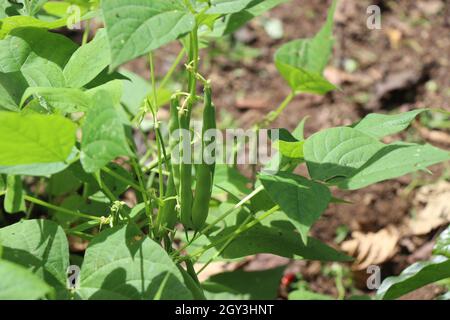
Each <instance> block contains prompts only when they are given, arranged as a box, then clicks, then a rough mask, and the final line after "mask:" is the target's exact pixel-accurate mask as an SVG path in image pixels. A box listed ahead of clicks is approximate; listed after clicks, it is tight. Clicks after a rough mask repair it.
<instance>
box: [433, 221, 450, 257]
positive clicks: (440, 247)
mask: <svg viewBox="0 0 450 320" xmlns="http://www.w3.org/2000/svg"><path fill="white" fill-rule="evenodd" d="M433 254H434V255H442V256H446V257H447V258H449V259H450V226H449V227H447V229H445V230H444V231H442V233H441V234H440V235H439V238H438V239H437V241H436V244H435V245H434V249H433Z"/></svg>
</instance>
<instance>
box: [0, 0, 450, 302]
mask: <svg viewBox="0 0 450 320" xmlns="http://www.w3.org/2000/svg"><path fill="white" fill-rule="evenodd" d="M285 2H288V1H287V0H103V1H100V0H65V1H46V0H14V1H12V0H2V1H1V3H0V19H1V20H0V137H1V139H0V150H1V151H0V196H2V198H3V209H2V210H0V225H1V226H2V228H0V279H2V281H0V298H1V299H215V298H228V297H233V298H261V299H264V298H275V293H274V292H272V293H271V294H269V295H267V294H266V293H265V292H264V290H263V289H261V285H260V284H258V282H257V281H256V280H257V278H255V274H256V273H251V272H244V271H235V272H228V273H223V274H220V275H217V276H213V277H211V278H209V279H208V280H207V281H204V282H200V281H199V274H201V273H202V272H203V271H204V270H205V269H206V268H207V267H208V266H209V265H210V264H211V263H212V262H217V261H231V260H233V261H240V260H243V259H245V258H246V257H248V256H251V255H255V254H258V253H270V254H274V255H279V256H282V257H287V258H290V259H308V260H318V261H341V262H344V261H350V260H351V258H350V257H348V256H346V255H345V254H343V253H341V252H339V251H338V250H336V249H335V248H333V247H331V246H329V245H327V244H325V243H323V242H321V241H319V240H318V239H315V238H314V237H312V236H311V233H310V229H311V227H312V226H313V225H314V223H315V222H316V221H317V220H318V219H319V218H320V217H321V214H322V213H323V212H324V211H325V210H326V209H327V207H328V206H329V204H330V203H342V205H345V202H346V201H345V200H344V199H340V198H338V197H336V196H334V195H333V193H335V192H336V190H338V189H341V190H357V189H362V188H365V187H367V186H369V185H372V184H375V183H378V182H381V181H385V180H388V179H394V178H397V177H400V176H403V175H406V174H409V173H411V172H416V171H429V170H428V169H427V167H429V166H431V165H434V164H437V163H441V162H445V161H448V160H449V159H450V154H449V152H448V151H446V150H441V149H439V148H437V147H434V146H432V145H429V144H415V143H408V142H402V141H394V142H391V143H386V142H385V141H386V140H385V139H384V138H385V137H388V136H394V137H398V135H396V134H397V133H399V132H401V131H403V130H405V129H407V128H408V127H409V125H410V124H411V122H412V121H414V119H415V118H416V117H417V116H418V115H420V114H422V113H425V112H443V111H441V110H437V109H433V110H431V109H416V110H412V111H409V112H405V113H401V114H390V115H384V114H369V115H367V116H365V117H364V118H363V119H362V120H360V121H358V122H357V123H354V124H352V125H349V126H341V127H334V128H328V129H324V130H321V131H319V132H316V133H314V134H313V135H310V136H305V134H304V126H305V123H306V119H298V126H297V127H296V128H295V130H293V131H292V132H290V131H288V130H287V129H284V128H276V127H274V126H275V123H276V120H277V118H278V117H279V116H280V114H281V113H283V112H284V111H285V109H286V108H288V106H289V104H290V102H291V101H292V100H293V99H294V98H295V97H297V96H299V95H302V94H305V93H308V94H317V95H325V94H327V93H329V92H330V91H333V90H341V89H340V88H338V87H337V86H336V85H334V84H332V83H331V82H330V81H328V80H327V79H326V78H325V76H324V69H325V67H326V66H327V65H328V63H329V61H330V58H331V56H332V51H333V41H334V40H333V20H334V19H333V17H334V13H335V9H336V5H337V1H333V2H332V5H331V7H330V9H329V11H328V17H327V19H326V21H325V22H324V23H323V27H322V28H321V29H320V31H318V32H317V33H316V34H315V35H312V36H311V37H310V38H306V39H298V40H294V41H291V42H288V43H285V44H284V45H282V46H280V47H279V48H278V49H277V51H276V54H275V56H274V63H275V65H276V68H277V69H278V71H279V73H280V75H281V77H282V78H283V79H284V80H285V82H286V86H287V88H289V94H288V95H287V96H286V98H285V99H284V100H283V101H281V103H280V105H279V106H278V107H277V108H274V111H272V112H270V113H269V114H267V115H266V116H265V117H264V118H263V119H262V120H261V121H255V124H254V126H253V127H252V128H251V130H250V131H251V132H253V133H255V134H257V136H258V139H260V140H264V139H263V138H268V140H267V142H268V143H269V144H270V145H271V149H272V150H273V152H272V153H271V155H270V158H269V160H268V161H266V162H264V163H262V162H261V163H259V162H256V163H251V164H249V165H248V166H246V173H247V174H246V175H244V174H242V173H241V171H239V169H240V168H242V166H238V165H237V161H228V160H227V161H219V160H218V158H219V154H221V153H220V148H219V146H220V142H221V141H219V139H218V133H221V132H223V129H224V128H222V127H221V126H220V122H218V123H216V121H217V117H216V106H215V104H214V92H215V84H214V81H211V80H210V79H209V76H208V75H207V74H203V73H201V70H202V68H201V65H202V64H201V61H202V60H201V57H202V56H203V55H204V53H205V52H207V51H208V48H209V46H210V44H211V43H213V42H214V41H215V40H217V39H219V38H221V37H224V36H226V35H229V34H232V33H233V32H234V31H236V30H238V29H239V28H240V27H241V26H243V25H244V24H246V23H247V22H248V21H249V20H251V19H253V18H254V17H257V16H259V15H262V14H263V13H265V12H267V11H269V10H270V9H272V8H274V7H276V6H278V5H280V4H283V3H285ZM93 21H97V22H98V21H101V22H102V24H101V25H102V27H101V28H100V29H94V28H93V25H94V24H93ZM68 24H69V25H68ZM77 25H78V27H79V26H80V25H84V26H85V28H84V30H85V31H84V34H83V37H82V39H81V40H80V42H81V45H79V44H78V43H75V42H74V41H73V40H71V39H70V38H68V37H67V36H65V35H64V34H67V33H64V32H55V30H54V29H59V30H64V28H65V27H70V28H72V29H73V28H77ZM97 25H98V23H97ZM90 35H92V37H91V36H90ZM173 42H178V43H179V45H173V46H172V47H171V48H180V50H179V53H178V55H177V56H176V57H174V58H173V65H172V66H171V67H170V68H168V69H167V70H168V71H167V73H166V74H164V75H162V76H161V77H157V75H156V71H155V69H156V67H158V65H155V63H156V62H155V60H156V59H155V56H154V54H155V51H156V50H157V49H158V48H160V47H162V46H164V45H167V44H169V43H173ZM141 57H145V60H146V61H147V62H148V68H149V70H150V77H149V79H143V78H141V77H140V76H138V75H136V74H134V73H132V72H130V71H126V70H125V69H123V68H122V67H121V66H122V65H123V64H125V63H127V62H130V61H132V60H134V59H137V58H140V59H141ZM175 78H176V79H178V81H175V80H174V79H175ZM179 79H181V80H179ZM180 82H181V83H180ZM264 89H265V90H270V88H264ZM228 94H230V95H233V94H234V93H233V92H229V93H228ZM164 110H165V111H166V112H165V113H164V112H163V111H164ZM286 112H287V111H286ZM165 114H167V115H168V116H164V115H165ZM342 117H343V118H345V115H342ZM199 122H200V123H201V126H200V127H201V129H200V130H194V124H195V123H197V124H198V123H199ZM216 128H219V129H220V130H219V129H216ZM267 129H271V130H267ZM210 133H211V134H210ZM214 133H215V134H214ZM389 140H390V141H392V140H393V139H392V138H390V139H389ZM243 141H244V143H245V141H247V139H246V138H245V139H244V140H243ZM241 142H242V141H241ZM239 146H240V145H239V143H236V145H233V148H232V150H231V151H230V150H228V149H227V150H226V151H227V154H229V155H231V156H230V158H231V159H232V160H236V159H237V156H236V155H237V153H238V150H239ZM260 147H261V146H258V147H257V148H260ZM194 158H195V159H194ZM300 167H305V168H306V170H303V171H298V170H297V169H298V168H300ZM297 172H307V174H305V175H300V174H297ZM69 247H70V250H69ZM447 251H448V250H447ZM444 256H445V255H443V256H442V259H444V260H445V261H446V262H445V263H446V265H448V258H449V255H448V252H447V254H446V258H444ZM447 271H448V268H447ZM281 272H282V271H280V270H279V269H275V270H268V271H262V272H260V274H259V277H262V279H264V283H266V285H267V286H272V287H273V285H272V284H271V283H274V285H275V292H276V286H277V285H278V282H279V279H280V277H281ZM441 275H442V277H444V276H445V275H444V274H442V273H441ZM447 276H448V272H447ZM437 278H439V276H438V277H437ZM271 279H275V280H271ZM434 280H438V279H434ZM248 287H250V288H248ZM379 296H380V297H383V295H382V294H380V295H379ZM384 297H387V298H389V297H391V298H392V297H396V295H384Z"/></svg>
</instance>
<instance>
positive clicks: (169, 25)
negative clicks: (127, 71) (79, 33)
mask: <svg viewBox="0 0 450 320" xmlns="http://www.w3.org/2000/svg"><path fill="white" fill-rule="evenodd" d="M102 10H103V17H104V20H105V25H106V30H107V32H108V38H109V43H110V47H111V56H112V66H111V67H112V68H115V67H117V66H119V65H120V64H122V63H124V62H126V61H129V60H132V59H133V58H136V57H138V56H141V55H144V54H146V53H148V52H150V51H152V50H154V49H157V48H159V47H161V46H162V45H165V44H167V43H169V42H171V41H173V40H176V39H177V38H179V37H180V36H182V35H184V34H186V33H188V32H190V31H191V30H192V29H193V28H194V25H195V19H194V16H193V15H192V14H191V13H190V12H189V11H188V10H187V9H186V8H185V6H184V4H183V3H182V1H180V0H108V1H102Z"/></svg>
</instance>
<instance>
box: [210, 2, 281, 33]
mask: <svg viewBox="0 0 450 320" xmlns="http://www.w3.org/2000/svg"><path fill="white" fill-rule="evenodd" d="M288 1H289V0H253V1H251V2H250V3H249V4H248V5H247V7H246V8H245V9H244V10H242V11H240V12H235V13H233V14H229V15H226V16H225V17H224V19H220V20H216V19H217V18H219V17H220V15H207V16H208V17H209V19H210V20H213V21H210V20H208V19H207V18H205V22H204V23H205V24H206V23H209V25H211V24H212V23H213V22H214V20H216V21H215V24H214V25H213V26H210V28H211V29H213V32H212V33H211V34H208V36H210V37H216V38H220V37H223V36H224V35H227V34H230V33H233V32H235V31H236V30H238V29H239V28H240V27H242V26H243V25H245V24H246V23H247V22H248V21H250V20H252V19H253V18H255V17H257V16H260V15H262V14H263V13H264V12H266V11H269V10H270V9H272V8H274V7H276V6H278V5H279V4H281V3H285V2H288Z"/></svg>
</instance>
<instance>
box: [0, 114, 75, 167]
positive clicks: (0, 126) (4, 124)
mask: <svg viewBox="0 0 450 320" xmlns="http://www.w3.org/2000/svg"><path fill="white" fill-rule="evenodd" d="M75 130H76V126H75V124H74V123H72V122H71V121H70V120H68V119H66V118H64V117H61V116H58V115H49V116H48V115H39V114H29V115H21V114H19V113H12V112H0V136H1V137H2V139H1V140H0V149H1V150H2V152H1V153H0V165H1V166H8V165H20V164H33V163H51V162H63V161H65V160H67V158H68V157H69V155H70V154H71V152H72V149H73V147H74V145H75Z"/></svg>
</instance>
